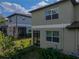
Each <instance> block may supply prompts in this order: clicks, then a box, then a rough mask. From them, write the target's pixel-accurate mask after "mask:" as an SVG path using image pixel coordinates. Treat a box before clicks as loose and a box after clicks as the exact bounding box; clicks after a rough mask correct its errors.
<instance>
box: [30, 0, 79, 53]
mask: <svg viewBox="0 0 79 59" xmlns="http://www.w3.org/2000/svg"><path fill="white" fill-rule="evenodd" d="M30 12H31V13H32V32H33V34H32V38H33V43H34V44H36V45H39V46H40V47H41V48H50V47H53V48H56V49H61V50H62V51H63V52H66V53H69V52H74V51H79V4H78V3H77V2H76V0H61V1H58V2H56V3H53V4H50V5H47V6H44V7H41V8H38V9H35V10H32V11H30Z"/></svg>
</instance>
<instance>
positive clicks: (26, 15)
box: [7, 13, 31, 18]
mask: <svg viewBox="0 0 79 59" xmlns="http://www.w3.org/2000/svg"><path fill="white" fill-rule="evenodd" d="M14 15H20V16H25V17H29V18H31V15H28V14H20V13H14V14H12V15H10V16H8V17H7V18H10V17H12V16H14Z"/></svg>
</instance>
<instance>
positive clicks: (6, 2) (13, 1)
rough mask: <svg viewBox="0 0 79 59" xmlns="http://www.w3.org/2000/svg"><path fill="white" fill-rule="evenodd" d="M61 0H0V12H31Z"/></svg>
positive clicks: (6, 13) (5, 13)
mask: <svg viewBox="0 0 79 59" xmlns="http://www.w3.org/2000/svg"><path fill="white" fill-rule="evenodd" d="M56 1H59V0H0V14H3V15H4V16H9V15H11V14H13V13H22V14H29V13H28V11H30V10H33V9H36V8H39V7H43V6H46V5H48V4H51V3H54V2H56Z"/></svg>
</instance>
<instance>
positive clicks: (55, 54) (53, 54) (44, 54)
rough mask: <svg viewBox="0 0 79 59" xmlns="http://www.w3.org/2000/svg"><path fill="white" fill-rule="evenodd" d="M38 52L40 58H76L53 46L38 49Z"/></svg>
mask: <svg viewBox="0 0 79 59" xmlns="http://www.w3.org/2000/svg"><path fill="white" fill-rule="evenodd" d="M39 53H40V57H41V58H40V59H77V57H74V56H69V55H65V54H63V53H61V52H60V51H59V50H57V49H53V48H48V49H40V50H39Z"/></svg>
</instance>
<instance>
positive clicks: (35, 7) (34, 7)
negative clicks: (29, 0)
mask: <svg viewBox="0 0 79 59" xmlns="http://www.w3.org/2000/svg"><path fill="white" fill-rule="evenodd" d="M46 5H48V3H47V2H45V1H41V2H39V3H38V4H36V5H34V6H32V8H31V9H32V10H33V9H37V8H40V7H44V6H46Z"/></svg>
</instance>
